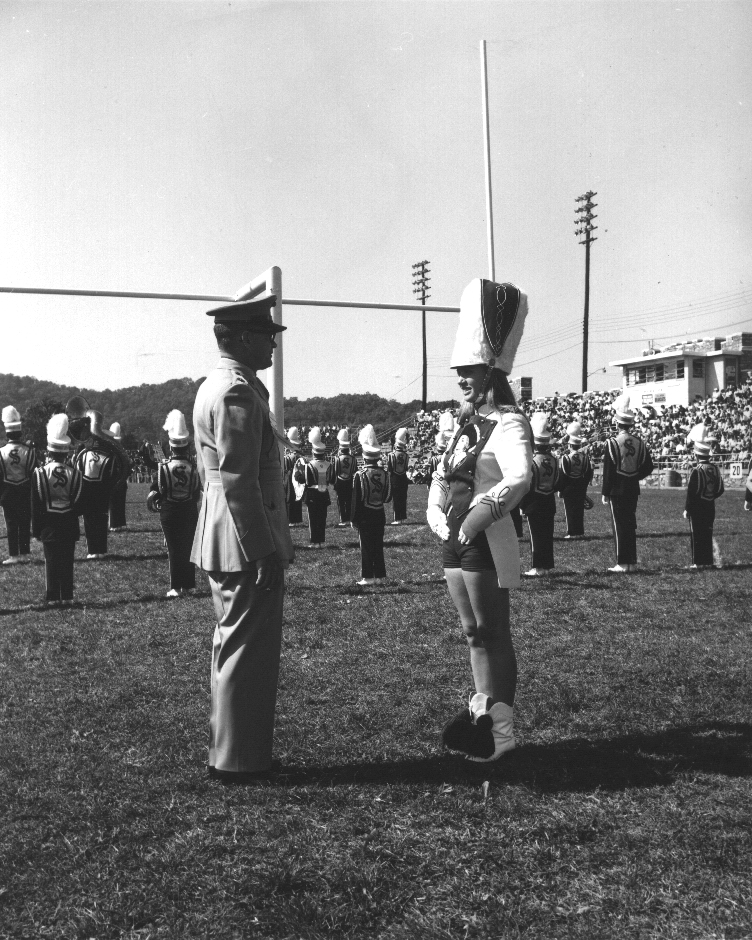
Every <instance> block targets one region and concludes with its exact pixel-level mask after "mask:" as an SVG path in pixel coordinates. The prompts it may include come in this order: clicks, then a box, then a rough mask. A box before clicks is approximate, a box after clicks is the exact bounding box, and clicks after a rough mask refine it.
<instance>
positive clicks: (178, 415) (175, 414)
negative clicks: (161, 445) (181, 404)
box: [162, 408, 189, 447]
mask: <svg viewBox="0 0 752 940" xmlns="http://www.w3.org/2000/svg"><path fill="white" fill-rule="evenodd" d="M162 427H163V428H164V430H165V431H167V437H168V438H169V441H170V444H171V446H172V447H185V445H186V444H187V443H188V436H189V435H188V428H187V427H186V426H185V415H184V414H183V412H182V411H178V409H177V408H173V409H172V411H171V412H170V413H169V414H168V415H167V420H166V421H165V423H164V424H163V425H162Z"/></svg>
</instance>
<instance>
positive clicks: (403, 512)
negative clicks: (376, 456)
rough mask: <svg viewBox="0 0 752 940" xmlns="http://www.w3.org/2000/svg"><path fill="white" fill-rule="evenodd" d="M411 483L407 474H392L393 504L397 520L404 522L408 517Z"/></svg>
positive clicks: (395, 519)
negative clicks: (408, 489)
mask: <svg viewBox="0 0 752 940" xmlns="http://www.w3.org/2000/svg"><path fill="white" fill-rule="evenodd" d="M409 485H410V483H409V480H408V479H407V477H406V476H398V475H397V474H393V475H392V505H393V506H394V521H395V522H404V521H405V520H406V519H407V488H408V486H409Z"/></svg>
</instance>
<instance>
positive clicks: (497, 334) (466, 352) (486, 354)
mask: <svg viewBox="0 0 752 940" xmlns="http://www.w3.org/2000/svg"><path fill="white" fill-rule="evenodd" d="M527 312H528V306H527V295H526V294H524V293H523V292H522V291H521V290H520V289H519V287H516V286H515V285H514V284H509V283H504V284H496V283H494V282H493V281H487V280H484V279H483V278H476V279H475V280H474V281H471V282H470V283H469V284H468V285H467V287H466V288H465V289H464V291H463V292H462V297H461V299H460V322H459V325H458V327H457V337H456V339H455V341H454V349H453V350H452V358H451V360H450V362H449V367H450V368H451V369H457V368H459V367H460V366H472V365H486V366H493V368H494V369H499V370H501V371H502V372H505V373H506V374H507V375H508V374H509V373H510V372H511V371H512V365H513V364H514V357H515V355H516V353H517V347H518V346H519V345H520V340H521V339H522V331H523V330H524V328H525V318H526V317H527Z"/></svg>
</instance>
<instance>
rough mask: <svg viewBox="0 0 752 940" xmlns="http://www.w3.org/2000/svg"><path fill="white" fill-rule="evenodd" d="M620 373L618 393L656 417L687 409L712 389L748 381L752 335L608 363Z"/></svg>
mask: <svg viewBox="0 0 752 940" xmlns="http://www.w3.org/2000/svg"><path fill="white" fill-rule="evenodd" d="M609 365H612V366H619V367H621V369H622V374H623V380H622V388H623V390H624V391H625V392H627V391H628V392H630V394H631V395H632V397H633V400H634V399H635V398H636V399H637V401H638V403H640V404H642V405H652V406H653V407H654V408H656V409H657V410H658V411H661V410H662V409H663V408H665V407H667V406H668V405H689V404H691V403H692V402H694V401H697V400H698V399H703V398H707V397H708V396H709V395H712V394H713V392H714V391H715V390H716V389H723V388H726V387H727V386H729V385H736V386H739V385H741V384H743V383H744V382H746V381H747V379H748V378H749V377H752V333H734V334H732V335H731V336H727V337H726V338H725V339H723V337H720V336H715V337H710V338H704V339H696V340H690V341H687V342H684V343H674V344H673V345H671V346H664V347H663V348H662V349H660V348H651V349H643V351H642V355H640V356H633V357H632V358H630V359H617V360H616V361H615V362H611V363H609Z"/></svg>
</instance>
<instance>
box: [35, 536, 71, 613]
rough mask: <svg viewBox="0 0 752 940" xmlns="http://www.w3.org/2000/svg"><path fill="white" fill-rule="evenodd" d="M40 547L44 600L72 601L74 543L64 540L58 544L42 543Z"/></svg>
mask: <svg viewBox="0 0 752 940" xmlns="http://www.w3.org/2000/svg"><path fill="white" fill-rule="evenodd" d="M42 547H43V548H44V579H45V589H46V590H45V598H46V600H48V601H72V600H73V558H74V555H75V551H76V543H75V541H73V540H72V539H64V540H61V541H59V542H44V543H43V545H42Z"/></svg>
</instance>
